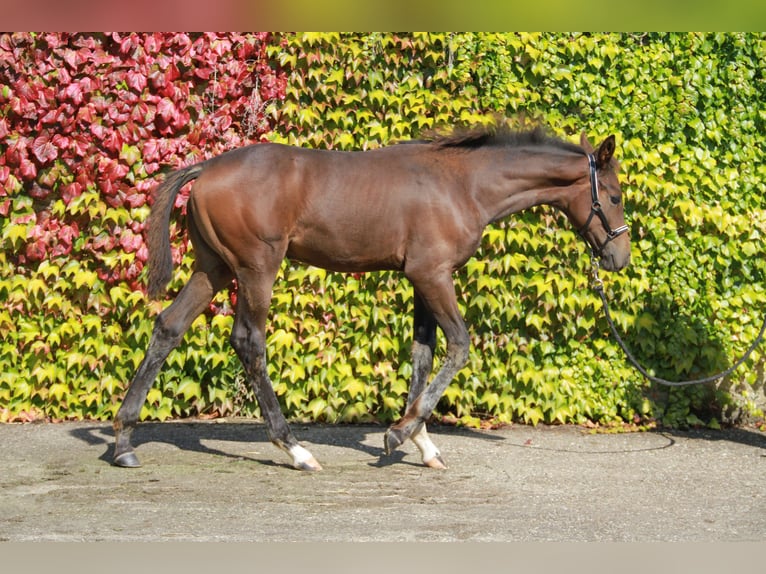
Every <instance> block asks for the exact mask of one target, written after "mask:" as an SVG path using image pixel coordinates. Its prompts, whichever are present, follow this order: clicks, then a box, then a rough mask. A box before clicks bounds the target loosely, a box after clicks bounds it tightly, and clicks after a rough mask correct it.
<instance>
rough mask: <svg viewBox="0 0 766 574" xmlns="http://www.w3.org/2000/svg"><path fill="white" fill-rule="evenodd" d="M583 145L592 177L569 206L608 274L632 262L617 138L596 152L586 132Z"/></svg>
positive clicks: (582, 233) (612, 137)
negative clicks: (623, 201) (616, 146)
mask: <svg viewBox="0 0 766 574" xmlns="http://www.w3.org/2000/svg"><path fill="white" fill-rule="evenodd" d="M580 145H581V146H582V148H583V149H584V150H585V152H586V153H587V154H588V163H589V170H590V177H589V178H587V179H586V180H585V181H586V182H587V183H586V185H584V186H583V188H582V191H579V192H577V194H576V198H575V200H574V201H573V202H572V203H571V204H570V206H569V217H570V219H571V220H572V223H573V224H574V225H575V226H576V227H577V229H578V230H579V233H580V235H582V236H583V237H584V238H585V240H586V241H587V242H588V243H589V244H590V246H591V248H592V249H593V253H594V254H595V256H596V257H598V259H599V260H600V264H601V266H602V267H603V268H604V269H606V270H607V271H619V270H620V269H622V268H623V267H625V266H626V265H627V264H628V262H629V261H630V234H629V233H628V231H629V228H628V226H627V225H625V213H624V206H623V203H622V189H621V188H620V181H619V179H618V178H617V169H618V165H617V162H616V160H614V159H613V155H614V148H615V144H614V136H609V137H608V138H606V139H605V140H604V142H603V143H602V144H601V145H600V146H598V149H596V150H594V149H593V146H592V145H591V144H590V142H589V141H588V138H587V136H586V135H585V133H584V132H583V134H582V135H581V136H580Z"/></svg>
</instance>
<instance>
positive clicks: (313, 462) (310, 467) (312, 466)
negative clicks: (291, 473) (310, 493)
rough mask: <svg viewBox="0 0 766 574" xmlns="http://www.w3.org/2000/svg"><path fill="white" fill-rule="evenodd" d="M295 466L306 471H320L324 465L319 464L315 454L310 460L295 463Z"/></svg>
mask: <svg viewBox="0 0 766 574" xmlns="http://www.w3.org/2000/svg"><path fill="white" fill-rule="evenodd" d="M293 466H294V467H295V468H297V469H298V470H303V471H306V472H318V471H320V470H322V465H321V464H319V463H318V462H317V459H315V458H314V457H313V456H312V457H311V458H310V459H308V460H304V461H302V462H298V463H295V464H294V465H293Z"/></svg>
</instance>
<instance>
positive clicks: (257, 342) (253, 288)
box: [231, 259, 322, 471]
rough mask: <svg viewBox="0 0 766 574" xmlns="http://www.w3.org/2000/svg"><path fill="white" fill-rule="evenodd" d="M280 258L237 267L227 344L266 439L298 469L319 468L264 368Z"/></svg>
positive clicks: (320, 468)
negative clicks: (253, 398)
mask: <svg viewBox="0 0 766 574" xmlns="http://www.w3.org/2000/svg"><path fill="white" fill-rule="evenodd" d="M280 262H281V259H280V260H275V261H273V264H272V265H271V267H272V269H267V267H269V264H268V263H265V264H264V262H260V265H259V267H258V270H254V269H239V270H237V282H238V292H239V299H238V300H237V314H236V318H235V320H234V326H233V327H232V330H231V345H232V347H234V350H235V351H236V352H237V355H238V356H239V359H240V361H241V362H242V365H243V366H244V368H245V372H246V373H247V376H248V379H249V380H250V384H251V385H252V387H253V391H254V392H255V396H256V399H257V400H258V405H259V406H260V408H261V414H262V415H263V418H264V420H265V421H266V428H267V430H268V433H269V439H270V440H271V442H272V443H274V444H275V445H276V446H277V447H279V448H280V449H282V450H283V451H285V452H287V453H288V454H289V455H290V456H291V457H292V459H293V466H294V467H295V468H297V469H299V470H309V471H312V470H322V467H321V465H320V464H319V463H318V462H317V460H316V459H315V458H314V457H313V456H312V454H311V453H310V452H309V451H308V450H306V449H305V448H304V447H302V446H301V445H300V444H299V443H298V441H297V440H296V438H295V437H294V436H293V434H292V432H291V431H290V427H289V426H288V424H287V421H286V420H285V417H284V415H283V414H282V410H281V408H280V406H279V401H278V400H277V396H276V394H275V393H274V387H273V385H272V383H271V379H269V375H268V371H267V368H266V336H265V328H266V318H267V316H268V310H269V305H270V303H271V288H272V286H273V282H274V278H275V277H276V273H277V271H278V269H279V264H280Z"/></svg>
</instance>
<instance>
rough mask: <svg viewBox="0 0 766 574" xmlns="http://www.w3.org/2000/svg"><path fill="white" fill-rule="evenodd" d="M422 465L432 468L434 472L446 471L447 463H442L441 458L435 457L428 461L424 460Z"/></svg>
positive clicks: (439, 456)
mask: <svg viewBox="0 0 766 574" xmlns="http://www.w3.org/2000/svg"><path fill="white" fill-rule="evenodd" d="M423 464H425V465H426V466H427V467H428V468H434V469H436V470H447V463H446V462H444V459H443V458H442V457H441V455H437V456H435V457H433V458H432V459H430V460H424V461H423Z"/></svg>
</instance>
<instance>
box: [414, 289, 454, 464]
mask: <svg viewBox="0 0 766 574" xmlns="http://www.w3.org/2000/svg"><path fill="white" fill-rule="evenodd" d="M413 327H414V339H413V341H412V380H411V382H410V392H409V394H408V396H407V409H409V408H410V407H411V406H412V403H414V402H415V399H416V398H418V397H419V396H420V395H421V393H422V392H423V390H424V389H425V388H426V383H427V382H428V377H429V376H430V374H431V371H432V369H433V364H434V350H435V349H436V319H434V316H433V314H432V313H431V311H429V310H428V307H426V305H425V303H423V299H421V297H420V295H419V294H418V292H417V291H415V317H414V324H413ZM410 438H411V439H412V442H414V443H415V446H417V447H418V450H420V454H421V456H422V460H423V464H425V465H426V466H430V467H431V468H438V469H443V468H446V464H445V463H444V460H443V459H442V457H441V453H440V452H439V449H438V448H437V447H436V445H435V444H434V443H433V442H432V441H431V439H430V437H429V436H428V431H427V430H426V423H423V424H422V425H421V426H420V428H418V429H416V430H415V432H414V433H412V436H411V437H410Z"/></svg>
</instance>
